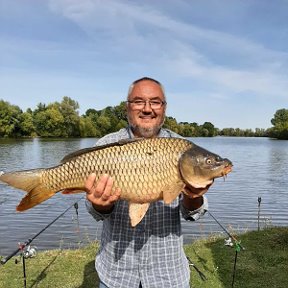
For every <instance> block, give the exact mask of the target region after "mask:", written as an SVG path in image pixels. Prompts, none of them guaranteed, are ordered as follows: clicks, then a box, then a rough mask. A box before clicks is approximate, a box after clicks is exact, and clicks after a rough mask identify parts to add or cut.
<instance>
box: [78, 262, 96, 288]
mask: <svg viewBox="0 0 288 288" xmlns="http://www.w3.org/2000/svg"><path fill="white" fill-rule="evenodd" d="M98 286H99V277H98V274H97V272H96V270H95V261H94V260H93V261H91V262H89V263H87V264H86V265H85V268H84V277H83V282H82V284H81V285H80V286H79V287H77V288H98Z"/></svg>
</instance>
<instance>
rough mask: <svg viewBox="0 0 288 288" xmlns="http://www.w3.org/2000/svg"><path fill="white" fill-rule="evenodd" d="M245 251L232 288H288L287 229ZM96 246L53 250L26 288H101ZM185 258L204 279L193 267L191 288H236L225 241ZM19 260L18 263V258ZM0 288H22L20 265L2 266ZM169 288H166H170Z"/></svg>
mask: <svg viewBox="0 0 288 288" xmlns="http://www.w3.org/2000/svg"><path fill="white" fill-rule="evenodd" d="M238 238H239V240H241V244H242V245H243V246H244V247H245V251H241V252H239V253H238V255H237V262H236V263H237V265H236V274H235V282H234V287H235V288H236V287H239V288H240V287H241V288H249V287H251V288H256V287H261V288H265V287H267V288H268V287H269V288H272V287H275V288H284V287H285V288H286V287H288V228H269V229H265V230H262V231H260V232H257V231H253V232H248V233H246V234H242V235H239V236H238ZM97 249H98V244H97V243H91V244H90V245H88V246H87V247H85V248H83V249H79V250H51V251H45V252H41V253H38V254H37V256H36V257H35V258H29V259H27V260H26V274H27V287H29V288H32V287H37V288H40V287H45V288H47V287H51V288H52V287H53V288H55V287H56V288H58V287H59V288H60V287H61V288H72V287H73V288H80V287H81V288H90V287H97V283H98V277H97V274H96V272H95V269H94V257H95V253H96V250H97ZM185 251H186V255H187V256H188V257H189V258H190V259H191V260H192V262H193V263H194V264H195V266H196V267H197V268H198V269H199V270H200V271H201V272H203V273H204V275H205V276H206V278H207V280H205V281H203V280H201V278H200V277H199V274H198V273H197V272H196V270H195V269H194V268H193V267H191V276H192V277H191V287H192V283H193V287H201V288H206V287H207V288H208V287H209V288H218V287H219V288H222V287H232V286H231V284H232V276H233V267H234V260H235V254H236V250H235V247H228V246H225V245H224V239H223V238H214V237H210V238H209V239H205V240H199V241H197V242H194V243H192V244H190V245H186V246H185ZM17 259H19V257H17ZM0 287H5V288H10V287H11V288H19V287H24V285H23V267H22V263H18V264H17V265H16V264H15V262H14V260H13V259H10V260H9V261H8V262H7V263H6V264H5V265H3V266H0ZM167 288H168V287H167Z"/></svg>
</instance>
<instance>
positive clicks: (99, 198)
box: [85, 173, 121, 213]
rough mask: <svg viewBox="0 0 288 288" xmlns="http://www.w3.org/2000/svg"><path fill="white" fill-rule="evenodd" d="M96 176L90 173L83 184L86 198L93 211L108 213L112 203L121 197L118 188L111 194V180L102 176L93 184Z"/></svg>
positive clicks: (105, 175)
mask: <svg viewBox="0 0 288 288" xmlns="http://www.w3.org/2000/svg"><path fill="white" fill-rule="evenodd" d="M95 179H96V175H95V174H94V173H92V174H91V175H89V176H88V178H87V180H86V182H85V191H86V198H87V200H89V201H90V202H91V203H92V205H93V207H94V208H95V210H97V211H99V212H103V213H109V212H110V211H111V210H112V208H113V206H114V203H115V202H116V201H117V200H118V199H119V197H120V195H121V190H120V188H116V189H115V193H113V194H112V186H113V179H112V178H111V177H110V176H109V175H107V174H104V175H103V176H101V177H100V179H99V181H98V182H95Z"/></svg>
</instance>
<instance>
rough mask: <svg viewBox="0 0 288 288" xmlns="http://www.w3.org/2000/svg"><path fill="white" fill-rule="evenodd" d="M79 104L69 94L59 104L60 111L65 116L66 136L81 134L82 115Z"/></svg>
mask: <svg viewBox="0 0 288 288" xmlns="http://www.w3.org/2000/svg"><path fill="white" fill-rule="evenodd" d="M78 109H79V104H78V102H76V101H74V100H73V99H71V98H69V97H68V96H64V97H63V100H62V102H61V103H60V105H59V111H60V113H61V114H62V116H63V118H64V126H65V131H63V133H62V134H63V135H62V136H65V137H78V136H80V117H79V112H78Z"/></svg>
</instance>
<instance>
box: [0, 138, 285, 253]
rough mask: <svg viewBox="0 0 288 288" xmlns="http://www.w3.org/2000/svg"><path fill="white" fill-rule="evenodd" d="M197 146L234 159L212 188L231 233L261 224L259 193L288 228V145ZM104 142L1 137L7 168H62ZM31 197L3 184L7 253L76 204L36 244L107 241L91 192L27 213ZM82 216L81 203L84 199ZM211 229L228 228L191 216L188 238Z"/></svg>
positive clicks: (269, 219)
mask: <svg viewBox="0 0 288 288" xmlns="http://www.w3.org/2000/svg"><path fill="white" fill-rule="evenodd" d="M190 140H192V141H193V142H194V143H196V144H198V145H200V146H202V147H204V148H206V149H208V150H210V151H213V152H215V153H217V154H219V155H221V156H222V157H226V158H229V159H230V160H231V161H232V162H233V164H234V169H233V172H232V173H230V174H229V175H228V177H227V179H226V181H224V180H223V178H219V179H216V180H215V183H214V185H213V186H212V187H211V188H210V190H209V191H208V193H207V196H208V199H209V207H210V209H209V210H210V212H211V213H212V214H213V215H214V216H215V217H216V218H217V220H218V221H219V222H220V223H221V224H222V225H223V226H225V227H226V228H227V229H228V230H229V231H230V232H237V233H239V232H244V231H247V230H252V229H254V230H255V229H257V227H258V197H261V200H262V201H261V205H260V225H261V228H262V227H264V226H267V225H275V226H276V225H277V226H287V225H288V195H287V193H288V191H287V190H288V188H287V187H288V177H287V170H288V142H287V141H278V140H272V139H268V138H237V137H215V138H190ZM95 142H96V139H93V138H87V139H64V140H63V139H54V140H51V139H49V140H47V139H29V140H11V139H9V140H6V139H0V171H1V170H2V171H11V170H22V169H31V168H39V167H50V166H54V165H57V164H58V163H59V161H60V159H62V158H63V157H64V156H65V155H66V154H68V153H70V152H73V151H75V150H78V149H81V148H85V147H89V146H93V145H94V143H95ZM23 196H24V193H23V192H22V191H20V190H16V189H13V188H11V187H9V186H5V185H1V184H0V255H4V256H6V255H9V254H10V253H12V252H13V251H14V250H15V249H17V248H18V242H24V241H26V240H28V239H29V238H32V237H33V236H34V235H36V234H37V233H38V232H39V231H41V230H42V229H43V228H44V227H45V226H46V225H48V224H49V223H50V222H51V221H52V220H54V219H55V218H56V217H57V216H58V215H60V214H61V213H62V212H63V211H64V210H65V209H67V208H68V207H69V206H72V208H71V209H70V210H69V211H68V212H67V213H65V214H64V215H63V216H62V217H61V218H59V220H57V221H56V222H55V223H54V224H53V225H51V226H50V227H49V228H48V229H47V230H46V231H45V232H43V233H42V234H41V235H40V236H39V237H37V238H36V239H35V240H34V241H33V243H32V245H35V246H37V248H38V249H39V250H46V249H52V248H78V247H79V246H82V245H85V244H87V243H88V242H89V241H91V240H95V239H99V237H100V233H101V227H102V225H101V223H96V222H95V221H94V219H93V218H92V217H91V216H90V215H89V214H88V213H87V211H86V208H85V205H84V202H85V201H84V194H76V195H63V194H61V193H58V194H56V195H55V196H53V197H52V198H50V199H49V200H48V201H46V202H44V203H42V204H41V205H38V206H36V207H34V208H32V209H30V210H27V211H25V212H22V213H19V212H16V211H15V207H16V206H17V204H18V203H19V201H20V200H21V199H22V197H23ZM78 200H79V202H78V204H79V208H78V215H79V217H77V214H76V209H75V208H74V207H73V204H74V203H75V202H76V201H78ZM211 233H224V232H223V230H222V228H221V227H220V226H219V225H218V224H217V223H216V222H215V220H214V219H213V218H212V217H211V216H210V215H209V214H206V215H205V216H204V217H203V218H202V219H201V220H200V221H197V222H186V221H184V220H183V234H184V242H185V243H189V242H191V241H193V240H194V239H196V238H199V237H202V236H207V235H210V234H211Z"/></svg>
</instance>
